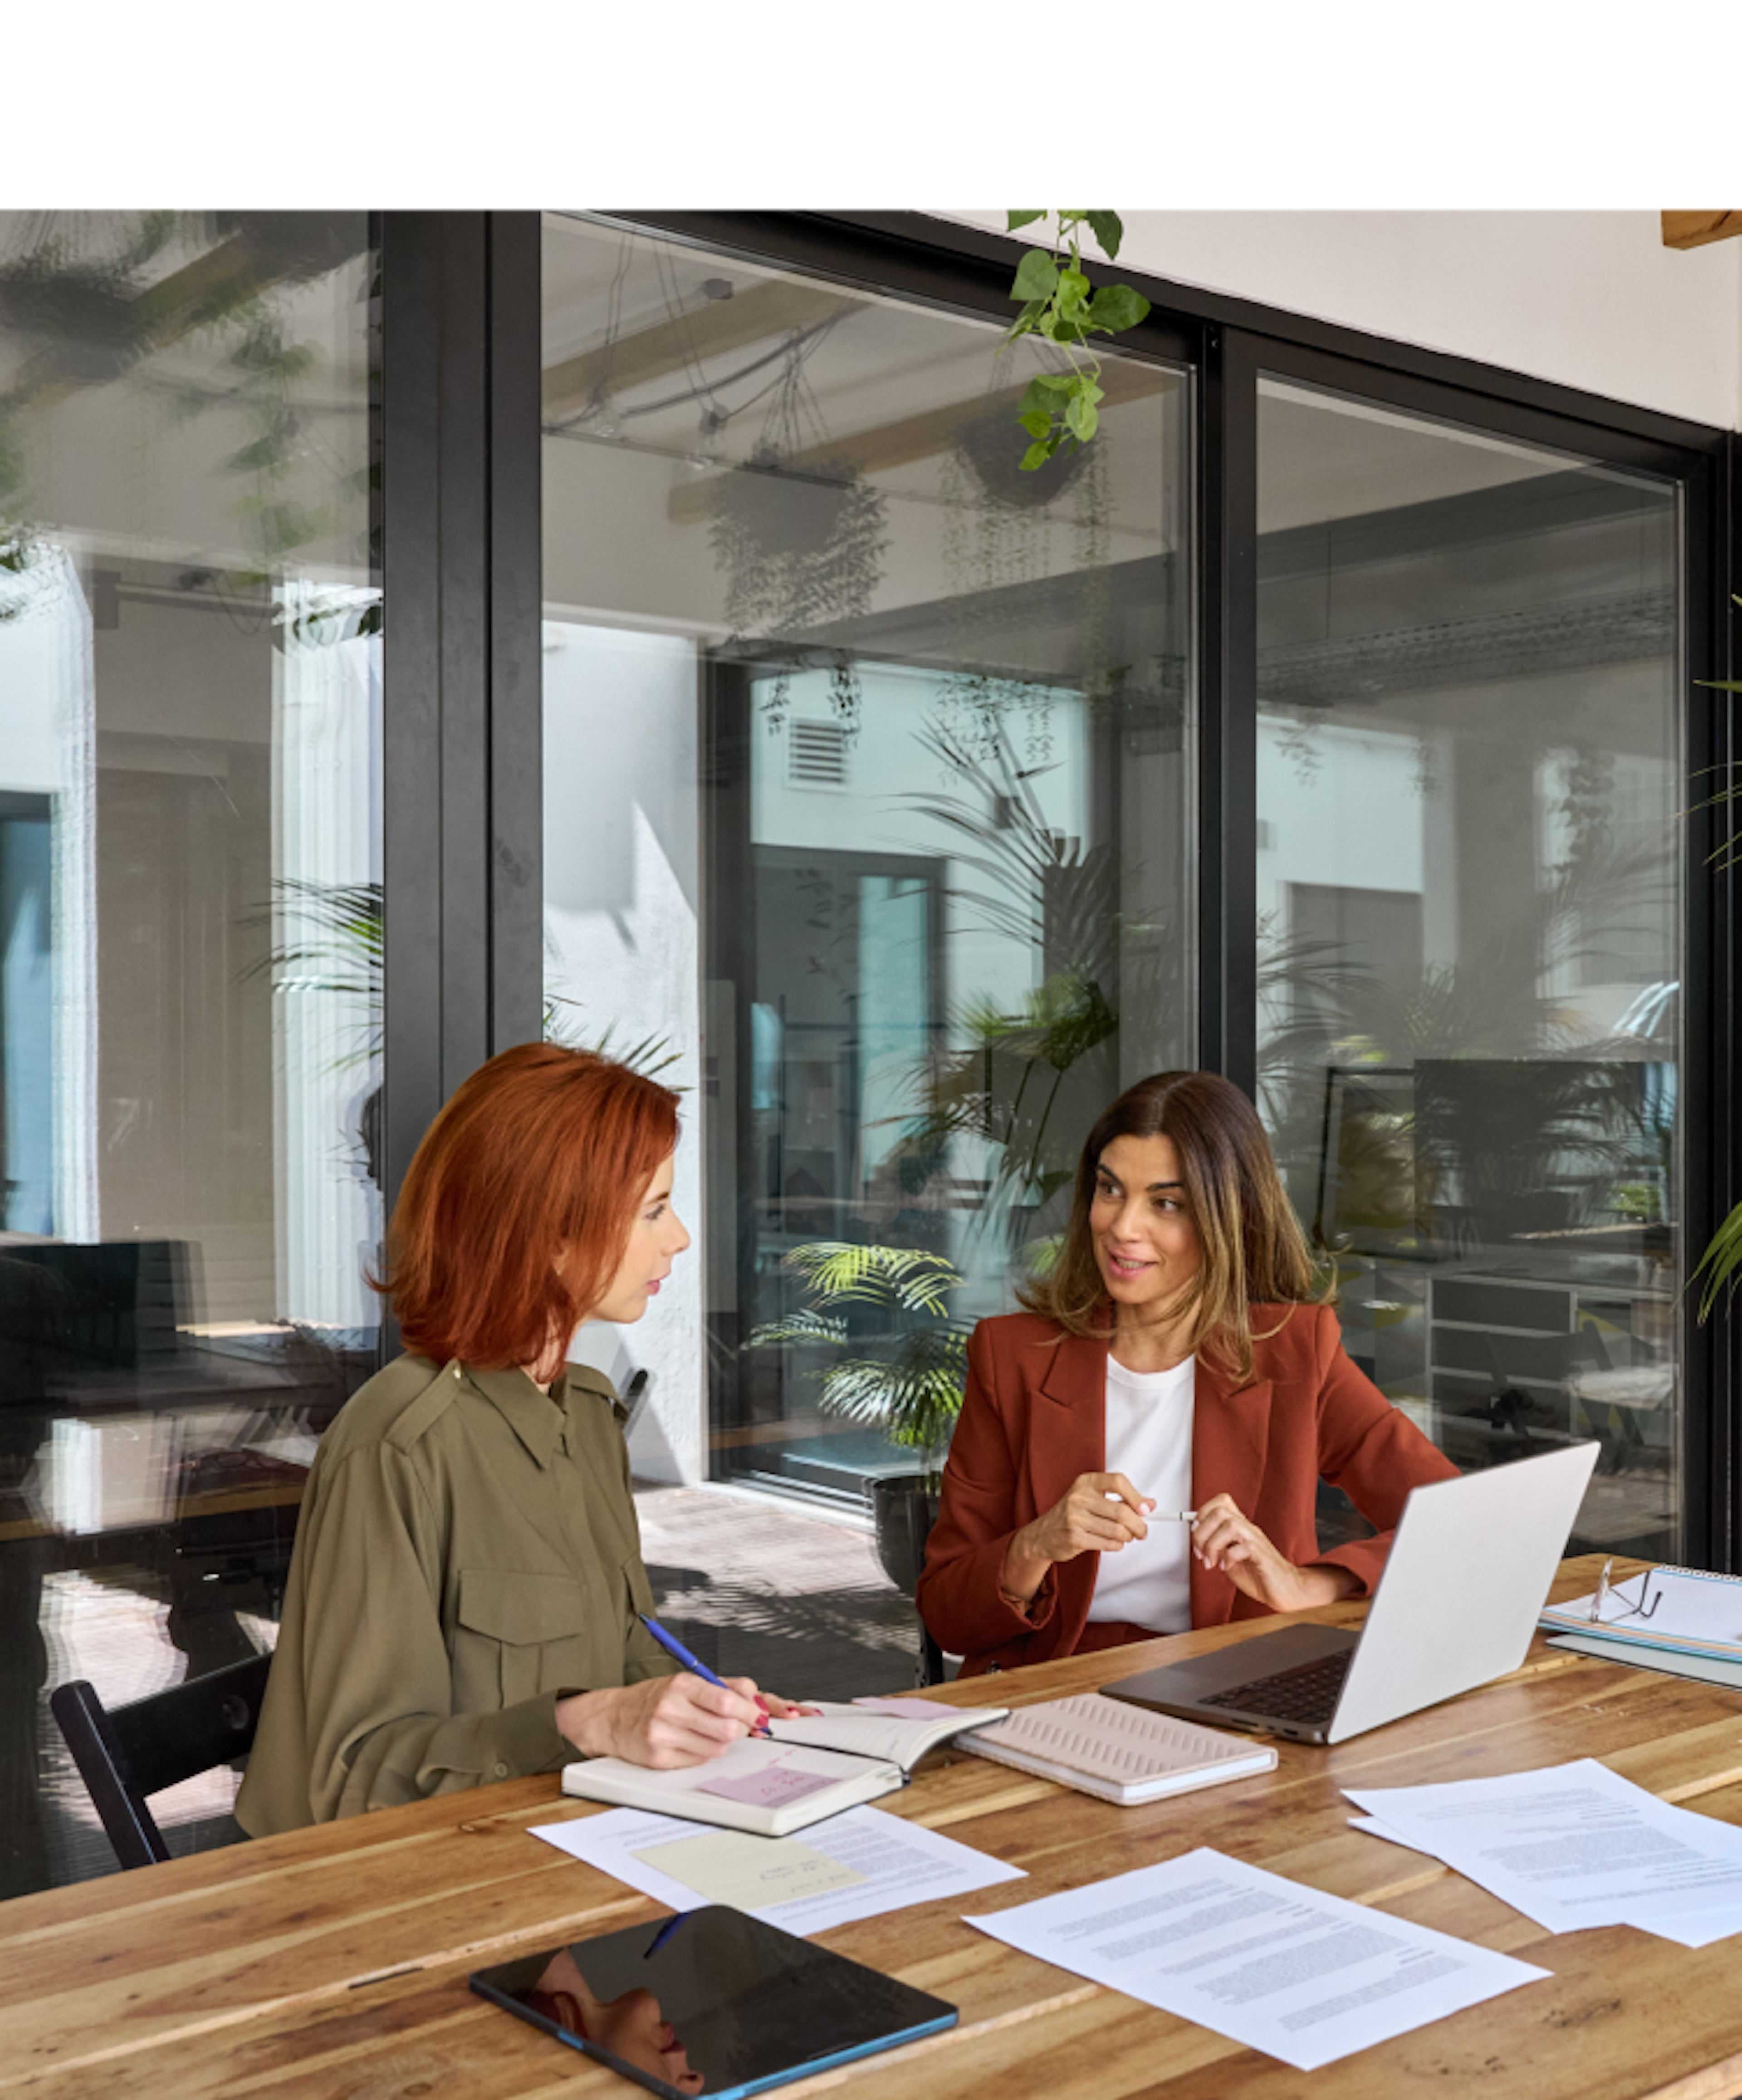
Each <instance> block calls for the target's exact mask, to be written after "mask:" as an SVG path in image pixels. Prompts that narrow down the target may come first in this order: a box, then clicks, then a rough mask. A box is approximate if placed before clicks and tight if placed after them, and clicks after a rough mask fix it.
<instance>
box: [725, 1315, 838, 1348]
mask: <svg viewBox="0 0 1742 2100" xmlns="http://www.w3.org/2000/svg"><path fill="white" fill-rule="evenodd" d="M846 1339H847V1323H846V1321H845V1320H842V1319H838V1318H834V1317H831V1316H830V1315H829V1314H828V1313H827V1312H811V1311H809V1309H806V1310H805V1311H803V1312H788V1313H787V1315H786V1316H785V1317H784V1318H783V1319H779V1320H765V1321H763V1323H762V1325H761V1326H760V1327H758V1328H756V1330H754V1331H753V1332H752V1334H751V1335H749V1337H748V1339H747V1340H746V1341H745V1343H744V1347H745V1348H747V1349H765V1348H769V1347H770V1346H771V1345H772V1344H773V1343H776V1342H828V1343H833V1344H834V1345H835V1346H836V1347H837V1348H839V1347H840V1346H841V1345H842V1344H843V1343H845V1341H846Z"/></svg>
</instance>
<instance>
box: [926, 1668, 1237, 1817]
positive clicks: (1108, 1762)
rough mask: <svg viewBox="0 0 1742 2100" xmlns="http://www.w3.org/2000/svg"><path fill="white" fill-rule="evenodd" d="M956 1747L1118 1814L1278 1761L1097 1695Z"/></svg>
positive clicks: (1026, 1712) (1021, 1713)
mask: <svg viewBox="0 0 1742 2100" xmlns="http://www.w3.org/2000/svg"><path fill="white" fill-rule="evenodd" d="M961 1746H962V1748H963V1749H965V1750H971V1751H972V1753H973V1754H974V1755H975V1756H976V1757H977V1758H991V1760H992V1761H993V1762H994V1763H995V1764H1001V1765H1013V1766H1014V1767H1016V1769H1017V1771H1025V1772H1033V1773H1034V1774H1035V1775H1036V1776H1038V1777H1039V1778H1041V1779H1050V1780H1057V1782H1058V1783H1059V1785H1061V1786H1070V1787H1075V1788H1076V1789H1077V1790H1078V1792H1079V1793H1092V1794H1093V1795H1095V1796H1096V1798H1097V1799H1098V1800H1101V1801H1112V1802H1118V1805H1119V1806H1120V1807H1122V1808H1129V1807H1135V1806H1136V1804H1137V1803H1138V1802H1144V1801H1159V1800H1161V1799H1162V1798H1163V1797H1164V1796H1165V1795H1167V1794H1170V1793H1195V1792H1196V1791H1197V1789H1199V1788H1200V1787H1206V1786H1220V1785H1223V1783H1224V1781H1225V1780H1233V1779H1246V1778H1250V1776H1253V1775H1255V1774H1256V1773H1259V1772H1267V1771H1274V1770H1275V1768H1276V1762H1277V1754H1276V1752H1275V1750H1274V1749H1271V1748H1269V1747H1268V1746H1267V1745H1261V1744H1256V1743H1254V1742H1253V1741H1252V1740H1251V1739H1250V1737H1249V1736H1248V1737H1242V1736H1224V1734H1223V1733H1222V1732H1220V1731H1219V1729H1216V1728H1206V1727H1202V1726H1201V1725H1200V1724H1199V1723H1197V1722H1196V1721H1179V1720H1175V1719H1174V1718H1173V1717H1172V1716H1171V1714H1157V1713H1153V1712H1151V1711H1150V1710H1149V1709H1148V1708H1147V1707H1143V1706H1132V1705H1127V1703H1126V1702H1125V1701H1123V1700H1121V1699H1106V1698H1103V1697H1102V1696H1101V1694H1100V1692H1082V1693H1079V1694H1078V1696H1076V1697H1075V1698H1074V1699H1051V1700H1047V1701H1044V1702H1043V1703H1042V1704H1041V1705H1036V1706H1019V1707H1017V1709H1016V1710H1015V1712H1014V1713H1012V1714H1011V1716H1010V1718H1009V1719H1008V1721H999V1722H997V1723H994V1725H993V1726H992V1727H990V1728H981V1729H979V1730H978V1731H977V1732H976V1733H974V1734H973V1735H972V1736H966V1737H964V1740H963V1742H962V1745H961Z"/></svg>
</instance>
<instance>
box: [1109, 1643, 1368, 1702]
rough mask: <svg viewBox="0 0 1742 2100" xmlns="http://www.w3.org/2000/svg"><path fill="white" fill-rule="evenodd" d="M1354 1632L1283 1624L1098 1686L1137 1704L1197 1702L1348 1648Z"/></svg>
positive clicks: (1350, 1646) (1110, 1697)
mask: <svg viewBox="0 0 1742 2100" xmlns="http://www.w3.org/2000/svg"><path fill="white" fill-rule="evenodd" d="M1359 1638H1360V1635H1358V1634H1357V1633H1356V1632H1355V1631H1354V1630H1352V1629H1350V1628H1348V1627H1344V1626H1282V1627H1280V1628H1278V1630H1277V1631H1276V1632H1275V1633H1272V1634H1258V1635H1255V1636H1254V1637H1253V1638H1252V1639H1250V1640H1243V1641H1233V1642H1231V1643H1229V1645H1228V1647H1226V1648H1218V1649H1217V1650H1216V1651H1215V1653H1214V1654H1213V1655H1199V1656H1193V1657H1191V1658H1190V1660H1189V1661H1185V1662H1170V1663H1167V1664H1166V1665H1163V1667H1162V1669H1160V1670H1144V1671H1143V1672H1141V1674H1139V1675H1138V1676H1136V1677H1122V1678H1121V1679H1119V1680H1118V1683H1115V1684H1104V1685H1102V1687H1100V1688H1101V1690H1102V1691H1103V1692H1105V1694H1106V1696H1107V1697H1108V1698H1109V1699H1126V1700H1129V1701H1131V1704H1132V1705H1136V1706H1148V1705H1167V1706H1179V1705H1197V1704H1198V1703H1199V1702H1200V1701H1203V1700H1205V1699H1206V1698H1208V1697H1209V1696H1211V1694H1212V1693H1213V1692H1227V1691H1229V1690H1231V1689H1232V1688H1233V1687H1234V1686H1235V1685H1237V1684H1250V1683H1254V1682H1255V1680H1256V1679H1259V1678H1261V1677H1275V1676H1276V1675H1277V1674H1278V1673H1279V1672H1280V1671H1281V1670H1294V1669H1296V1668H1298V1667H1299V1665H1300V1664H1302V1663H1305V1662H1317V1661H1321V1659H1322V1658H1323V1657H1325V1656H1327V1655H1338V1654H1340V1653H1341V1652H1343V1650H1344V1649H1345V1648H1353V1647H1354V1645H1355V1643H1356V1640H1357V1639H1359Z"/></svg>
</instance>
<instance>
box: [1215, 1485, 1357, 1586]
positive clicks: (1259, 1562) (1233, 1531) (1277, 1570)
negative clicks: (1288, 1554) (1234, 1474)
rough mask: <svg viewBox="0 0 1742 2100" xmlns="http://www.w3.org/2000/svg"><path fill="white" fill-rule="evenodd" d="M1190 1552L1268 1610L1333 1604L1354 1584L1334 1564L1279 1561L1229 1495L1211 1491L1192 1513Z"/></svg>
mask: <svg viewBox="0 0 1742 2100" xmlns="http://www.w3.org/2000/svg"><path fill="white" fill-rule="evenodd" d="M1192 1551H1193V1553H1194V1554H1195V1555H1197V1558H1198V1559H1199V1560H1201V1561H1202V1563H1203V1564H1204V1565H1205V1567H1206V1568H1219V1569H1220V1570H1221V1571H1222V1573H1224V1575H1226V1576H1227V1577H1228V1580H1229V1582H1232V1583H1233V1586H1234V1587H1235V1588H1236V1589H1237V1590H1244V1592H1245V1593H1246V1595H1247V1596H1249V1597H1255V1598H1256V1599H1258V1601H1259V1604H1268V1606H1269V1608H1270V1609H1271V1610H1272V1611H1273V1612H1304V1611H1306V1610H1308V1608H1310V1607H1311V1606H1312V1605H1314V1604H1335V1603H1336V1601H1337V1599H1338V1598H1339V1597H1347V1595H1349V1593H1350V1592H1351V1591H1352V1590H1353V1589H1354V1588H1355V1586H1356V1584H1355V1577H1354V1576H1353V1575H1352V1573H1350V1571H1349V1570H1348V1569H1347V1568H1339V1567H1338V1566H1337V1565H1335V1564H1334V1563H1327V1562H1321V1563H1320V1564H1318V1565H1317V1566H1316V1567H1312V1568H1297V1567H1296V1566H1295V1564H1294V1562H1293V1561H1292V1560H1285V1559H1284V1557H1283V1555H1281V1554H1280V1553H1279V1552H1278V1551H1277V1549H1276V1547H1275V1546H1272V1544H1271V1542H1270V1541H1269V1539H1268V1538H1267V1537H1265V1535H1264V1533H1263V1532H1261V1531H1260V1530H1259V1528H1258V1526H1257V1525H1256V1524H1254V1523H1253V1521H1252V1520H1251V1518H1250V1517H1249V1516H1247V1515H1246V1514H1245V1513H1244V1512H1243V1511H1241V1507H1240V1505H1239V1504H1238V1503H1237V1502H1236V1501H1235V1500H1234V1498H1233V1496H1232V1495H1214V1496H1212V1497H1211V1499H1210V1500H1209V1501H1208V1502H1206V1503H1205V1504H1204V1506H1203V1507H1202V1509H1201V1510H1200V1511H1198V1512H1197V1522H1196V1523H1195V1524H1193V1526H1192Z"/></svg>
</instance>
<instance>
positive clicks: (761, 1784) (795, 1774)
mask: <svg viewBox="0 0 1742 2100" xmlns="http://www.w3.org/2000/svg"><path fill="white" fill-rule="evenodd" d="M834 1784H835V1782H834V1780H831V1779H824V1778H823V1777H822V1776H821V1775H820V1774H819V1773H817V1772H807V1771H793V1770H792V1767H790V1766H787V1765H765V1766H764V1767H763V1768H762V1770H761V1771H753V1772H739V1773H738V1774H736V1775H734V1776H732V1777H730V1778H727V1779H714V1780H708V1781H707V1782H706V1784H705V1785H702V1786H699V1787H698V1788H697V1789H696V1791H697V1793H717V1794H721V1795H723V1796H724V1797H725V1799H726V1800H728V1801H748V1802H749V1803H750V1805H751V1806H752V1807H753V1808H784V1807H786V1805H787V1802H789V1801H802V1800H803V1799H804V1798H805V1795H806V1794H807V1793H820V1792H821V1791H822V1789H823V1788H824V1787H826V1786H833V1785H834Z"/></svg>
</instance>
